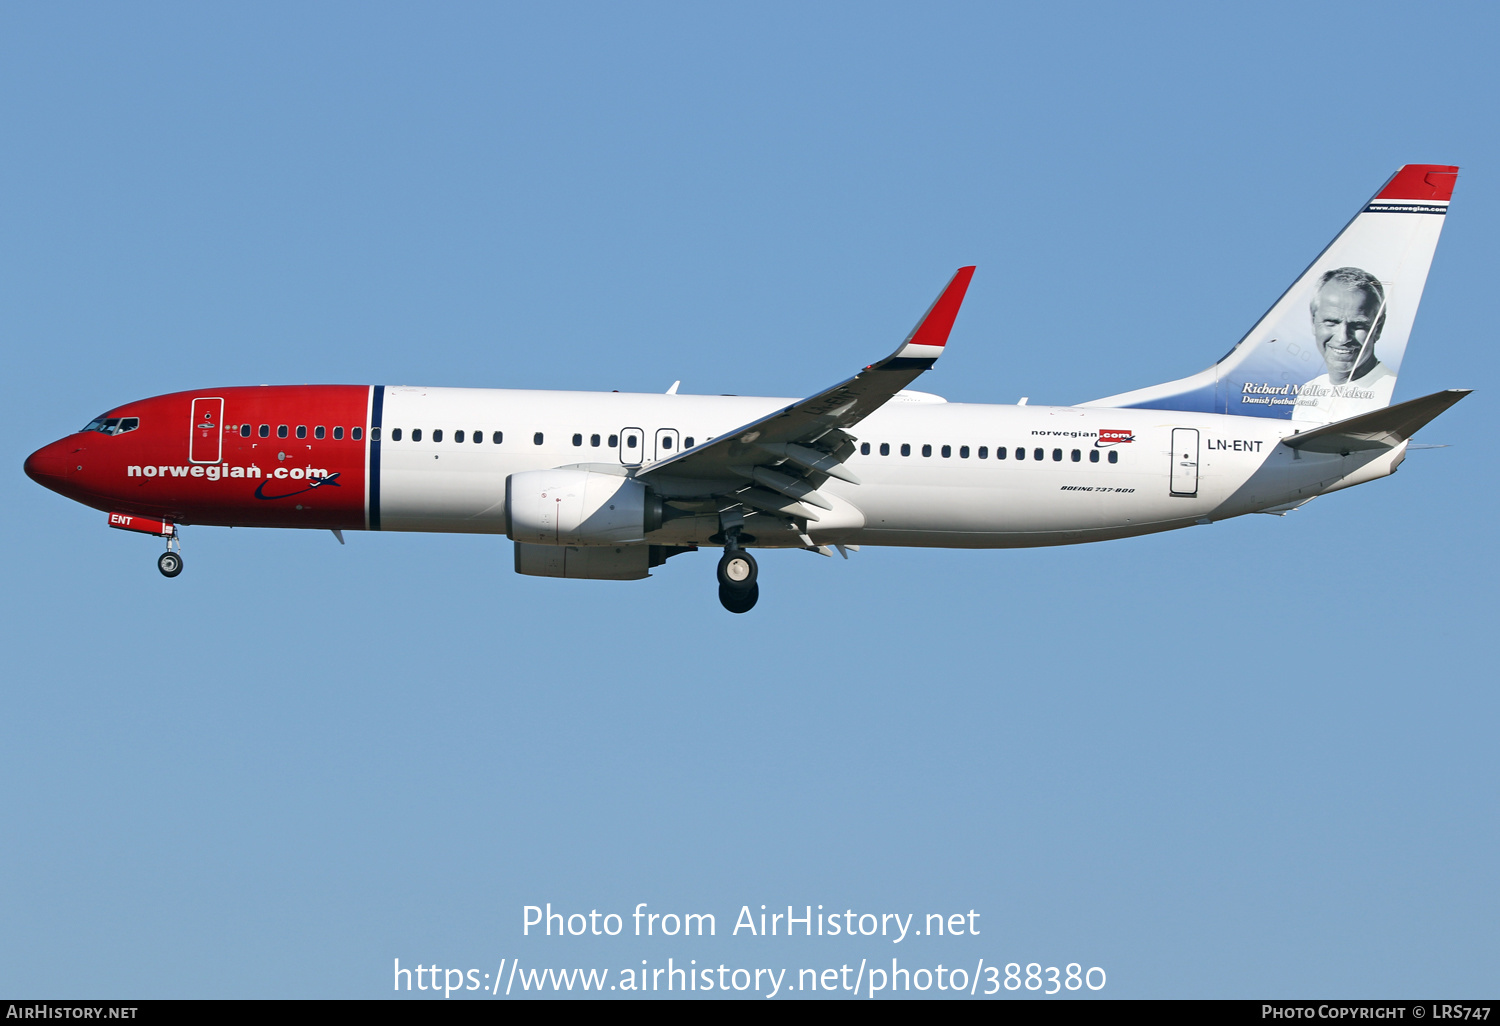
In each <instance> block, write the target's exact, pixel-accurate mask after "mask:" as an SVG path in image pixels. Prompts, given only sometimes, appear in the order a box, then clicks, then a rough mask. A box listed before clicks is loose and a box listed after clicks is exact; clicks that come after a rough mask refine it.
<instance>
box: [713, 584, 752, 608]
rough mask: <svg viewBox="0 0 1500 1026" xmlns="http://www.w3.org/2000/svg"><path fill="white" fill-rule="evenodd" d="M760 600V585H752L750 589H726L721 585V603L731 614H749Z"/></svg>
mask: <svg viewBox="0 0 1500 1026" xmlns="http://www.w3.org/2000/svg"><path fill="white" fill-rule="evenodd" d="M759 598H760V585H758V584H752V585H750V587H748V588H726V587H725V586H724V585H722V584H721V585H719V601H720V602H721V603H722V604H723V606H724V608H725V609H727V610H729V611H730V612H731V613H748V612H750V610H752V609H754V608H755V602H756V600H757V599H759Z"/></svg>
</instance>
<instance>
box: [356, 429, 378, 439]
mask: <svg viewBox="0 0 1500 1026" xmlns="http://www.w3.org/2000/svg"><path fill="white" fill-rule="evenodd" d="M354 437H355V438H358V437H359V428H355V429H354ZM370 441H372V442H378V441H380V429H379V428H378V427H374V428H371V429H370Z"/></svg>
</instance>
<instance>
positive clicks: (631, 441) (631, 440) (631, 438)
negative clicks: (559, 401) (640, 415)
mask: <svg viewBox="0 0 1500 1026" xmlns="http://www.w3.org/2000/svg"><path fill="white" fill-rule="evenodd" d="M538 437H541V436H540V435H539V436H538ZM625 448H627V449H634V448H635V435H626V436H625Z"/></svg>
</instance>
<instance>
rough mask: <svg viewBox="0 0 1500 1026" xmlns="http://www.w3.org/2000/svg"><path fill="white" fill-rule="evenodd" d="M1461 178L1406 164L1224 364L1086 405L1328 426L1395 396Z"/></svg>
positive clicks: (1446, 170)
mask: <svg viewBox="0 0 1500 1026" xmlns="http://www.w3.org/2000/svg"><path fill="white" fill-rule="evenodd" d="M1457 177H1458V168H1456V167H1449V166H1447V165H1442V164H1408V165H1406V166H1405V167H1403V168H1402V169H1401V170H1399V171H1397V172H1396V173H1395V174H1394V175H1392V176H1391V178H1390V180H1389V181H1388V182H1386V183H1385V186H1384V187H1383V188H1382V189H1381V190H1380V191H1379V192H1378V193H1376V194H1375V196H1374V198H1373V199H1371V200H1370V202H1369V203H1367V204H1365V206H1364V207H1363V208H1361V210H1360V212H1359V213H1357V214H1355V215H1354V220H1352V221H1350V222H1349V223H1348V224H1347V225H1346V226H1345V227H1344V230H1343V231H1342V232H1340V233H1339V234H1338V237H1337V238H1335V239H1334V240H1333V242H1331V243H1329V245H1328V248H1327V249H1325V250H1323V252H1322V253H1321V254H1319V256H1318V258H1317V259H1316V260H1314V261H1313V262H1312V265H1311V266H1310V267H1308V269H1307V270H1306V271H1304V272H1302V276H1301V277H1300V278H1298V279H1297V281H1296V282H1295V283H1294V284H1293V285H1292V287H1291V288H1289V289H1287V290H1286V292H1284V293H1282V296H1281V298H1280V299H1278V300H1277V301H1276V304H1275V305H1274V306H1272V307H1271V309H1270V310H1269V311H1268V312H1267V313H1266V315H1265V316H1264V317H1262V318H1261V319H1260V321H1259V323H1257V324H1256V325H1255V327H1253V328H1251V329H1250V331H1249V333H1248V334H1246V335H1245V337H1244V338H1242V339H1240V341H1239V343H1238V344H1237V345H1235V347H1234V348H1233V349H1231V350H1230V351H1229V353H1228V355H1226V356H1225V357H1224V358H1223V359H1222V360H1220V361H1219V362H1218V363H1217V364H1215V365H1214V366H1212V367H1210V368H1209V369H1208V370H1206V371H1203V372H1201V373H1199V374H1194V375H1193V376H1192V377H1187V378H1181V379H1179V380H1177V381H1169V382H1167V383H1165V384H1161V385H1153V386H1151V387H1150V388H1140V389H1136V390H1135V391H1133V392H1123V393H1121V394H1120V395H1114V396H1110V397H1108V398H1106V399H1096V400H1094V401H1093V402H1091V403H1085V404H1084V405H1085V406H1109V407H1129V408H1135V409H1148V410H1186V411H1191V412H1197V413H1228V414H1234V415H1237V416H1242V417H1274V418H1278V419H1281V420H1296V421H1308V422H1313V423H1319V424H1328V423H1332V422H1333V421H1336V420H1344V419H1345V418H1348V417H1354V416H1358V415H1360V414H1362V413H1369V412H1370V411H1372V410H1378V409H1381V408H1382V407H1385V406H1388V405H1390V402H1391V394H1392V392H1393V391H1394V390H1395V387H1396V375H1397V373H1398V372H1399V371H1400V370H1401V358H1402V356H1403V355H1404V354H1405V352H1406V340H1407V337H1408V336H1409V335H1410V334H1411V326H1412V321H1413V320H1414V319H1415V318H1416V315H1417V304H1418V302H1419V301H1420V300H1421V298H1422V287H1423V286H1424V285H1425V284H1426V282H1427V269H1428V267H1430V266H1431V265H1432V254H1433V252H1434V250H1436V249H1437V241H1438V235H1439V233H1440V232H1441V231H1442V230H1443V219H1444V217H1445V215H1446V214H1447V212H1448V200H1449V199H1450V198H1451V197H1452V195H1453V183H1454V181H1455V180H1456V179H1457Z"/></svg>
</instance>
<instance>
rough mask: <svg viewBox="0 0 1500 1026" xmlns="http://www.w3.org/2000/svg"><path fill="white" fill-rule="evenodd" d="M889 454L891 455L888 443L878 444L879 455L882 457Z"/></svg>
mask: <svg viewBox="0 0 1500 1026" xmlns="http://www.w3.org/2000/svg"><path fill="white" fill-rule="evenodd" d="M890 454H891V443H890V442H881V443H880V455H882V456H889V455H890Z"/></svg>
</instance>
